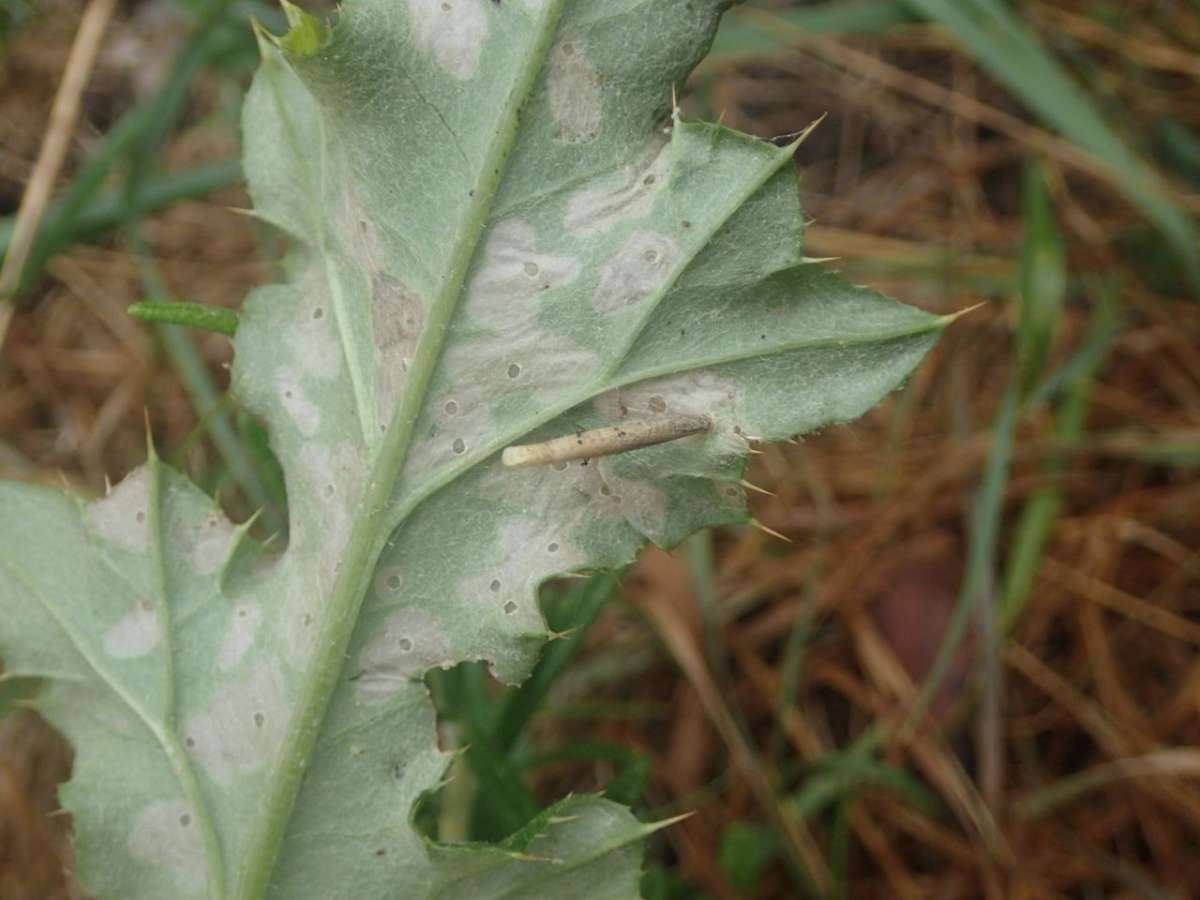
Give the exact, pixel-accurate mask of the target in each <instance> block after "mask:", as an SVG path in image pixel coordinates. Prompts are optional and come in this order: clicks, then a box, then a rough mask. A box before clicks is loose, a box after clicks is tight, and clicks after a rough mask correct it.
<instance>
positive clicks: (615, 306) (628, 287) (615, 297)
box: [592, 231, 679, 313]
mask: <svg viewBox="0 0 1200 900" xmlns="http://www.w3.org/2000/svg"><path fill="white" fill-rule="evenodd" d="M678 260H679V245H678V244H676V243H675V242H674V241H673V240H671V239H670V238H669V237H667V236H666V235H661V234H655V233H653V232H646V231H640V232H637V233H636V234H634V235H632V236H631V237H630V238H629V240H627V241H626V242H625V244H624V245H623V246H622V247H621V249H620V250H618V251H617V254H616V255H615V256H614V257H613V258H612V259H610V260H608V262H606V263H605V264H604V268H603V269H602V270H601V272H600V283H599V285H597V287H596V293H595V294H594V295H593V296H592V306H593V307H594V308H595V309H596V311H597V312H601V313H611V312H615V311H617V310H621V309H624V308H626V307H628V306H634V305H636V304H638V303H641V302H642V301H643V300H645V299H646V298H647V297H649V296H650V295H651V294H653V293H654V292H655V291H657V290H658V289H659V288H660V287H662V286H663V284H664V283H665V282H666V280H667V277H668V275H670V273H671V271H672V270H673V269H674V267H675V263H676V262H678Z"/></svg>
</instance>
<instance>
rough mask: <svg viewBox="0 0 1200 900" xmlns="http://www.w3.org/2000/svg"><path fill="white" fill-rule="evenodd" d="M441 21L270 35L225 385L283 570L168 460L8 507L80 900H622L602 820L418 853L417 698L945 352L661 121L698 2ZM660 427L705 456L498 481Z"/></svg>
mask: <svg viewBox="0 0 1200 900" xmlns="http://www.w3.org/2000/svg"><path fill="white" fill-rule="evenodd" d="M446 5H449V6H450V7H451V9H450V10H445V9H443V3H442V2H441V0H403V2H397V0H358V2H356V3H354V4H353V5H350V6H348V7H347V8H346V10H345V12H344V13H343V15H342V17H341V19H340V20H339V22H338V24H337V25H336V26H335V28H334V29H333V31H332V33H330V34H326V33H325V32H324V31H323V30H322V29H321V28H320V27H319V26H317V25H315V23H312V22H311V20H306V19H304V18H303V17H302V16H299V15H294V16H293V18H294V21H295V22H296V23H297V24H296V27H297V28H303V31H302V32H294V35H295V34H300V35H301V36H302V39H300V38H297V39H295V40H293V41H291V42H289V43H287V44H286V46H287V47H288V48H290V49H289V50H288V51H284V50H281V49H279V48H278V47H277V46H276V45H274V44H273V43H271V42H270V41H268V40H266V39H264V41H263V46H264V60H263V65H262V68H261V70H260V72H259V74H258V76H257V78H256V80H255V83H254V86H253V88H252V90H251V93H250V96H249V97H248V99H247V103H246V108H245V143H246V171H247V175H248V178H249V180H250V186H251V193H252V195H253V198H254V204H255V211H256V214H257V215H259V216H261V217H262V218H263V219H265V220H267V221H269V222H271V223H274V224H275V225H276V226H277V227H279V228H280V229H282V230H284V231H286V232H287V233H288V234H289V235H290V236H291V237H292V238H293V239H294V250H293V252H292V254H291V255H290V257H289V260H288V265H287V271H288V280H287V283H286V284H281V285H275V286H271V287H267V288H263V289H260V290H258V291H256V292H255V293H254V294H253V295H252V297H251V298H250V299H249V300H248V301H247V304H246V308H245V310H244V311H243V313H242V316H241V320H240V324H239V328H238V332H237V338H236V347H237V355H236V361H235V367H234V387H235V390H236V392H237V393H238V394H239V396H240V397H241V399H242V401H243V402H244V403H245V404H246V405H247V406H248V407H249V408H250V409H252V410H254V411H256V412H257V413H258V414H259V415H261V416H262V417H263V418H264V419H265V420H266V422H267V424H268V426H269V428H270V432H271V436H272V443H273V445H274V448H275V450H276V453H277V454H278V456H279V459H280V461H281V463H282V465H283V468H284V471H285V473H286V478H287V488H288V499H289V510H290V517H291V521H290V529H289V543H288V546H287V547H286V548H279V547H275V546H272V545H268V546H265V547H264V546H260V545H259V544H258V543H257V542H256V541H254V540H252V539H251V538H249V537H248V536H247V535H246V533H245V531H244V530H238V529H235V528H234V526H232V525H231V524H230V523H229V522H228V521H227V520H226V519H225V518H224V516H223V515H222V514H221V513H220V512H219V510H217V509H216V508H214V507H213V505H212V503H211V501H209V500H208V499H207V498H206V497H204V495H203V494H201V493H200V491H199V490H198V489H196V488H195V487H194V486H192V485H191V484H190V482H188V481H187V480H186V479H184V478H183V477H182V476H180V475H178V474H176V473H174V472H172V471H171V470H169V469H168V468H166V467H165V466H163V465H161V464H159V463H158V462H157V461H155V460H152V461H151V462H150V463H149V464H148V465H147V466H146V467H145V468H143V469H141V470H139V471H138V472H137V473H135V474H134V475H132V476H130V477H129V478H128V479H126V480H125V481H124V482H123V483H122V484H121V485H119V486H118V487H117V488H116V489H114V491H113V492H112V493H111V494H110V495H109V496H108V497H106V498H104V499H103V500H100V501H97V502H95V503H92V504H83V503H81V502H77V501H75V500H72V499H71V498H69V497H66V496H63V495H61V494H59V493H56V492H53V491H48V490H45V489H40V488H30V487H22V486H12V485H2V486H0V505H2V508H3V511H4V515H3V516H2V517H0V548H2V549H0V657H2V658H3V660H4V663H5V666H6V671H7V672H8V674H10V675H11V676H13V677H22V676H30V677H40V678H43V679H45V680H46V682H47V684H48V687H47V688H46V690H45V691H44V692H43V695H42V697H41V702H42V708H43V709H44V711H45V712H46V714H47V715H48V716H49V717H50V719H51V721H53V722H54V723H55V724H56V725H57V726H58V727H59V728H61V729H62V730H63V731H64V732H65V733H66V734H67V736H68V737H69V738H70V739H71V741H72V742H73V743H74V745H75V746H76V748H77V756H76V764H75V765H76V767H75V772H74V775H73V778H72V781H71V783H70V784H69V785H68V786H66V787H65V788H64V791H63V798H64V802H65V804H66V805H67V806H68V807H69V808H70V809H71V811H72V812H73V814H74V816H75V827H76V833H77V838H76V841H77V849H78V860H79V866H80V871H81V874H82V877H83V879H84V881H85V883H86V884H88V886H89V887H90V888H91V889H92V890H94V891H95V892H96V894H97V895H98V896H99V897H101V898H102V900H108V898H121V900H138V898H156V900H160V898H164V897H166V898H205V900H210V898H211V900H226V898H230V900H232V898H237V900H250V898H259V897H271V898H286V900H303V898H308V897H312V898H330V897H354V898H368V900H369V898H397V897H399V898H420V897H460V896H461V897H485V898H486V897H497V898H499V897H505V898H526V897H528V898H537V897H556V896H564V897H565V896H570V897H583V898H591V897H594V898H609V897H631V896H636V883H637V874H638V869H639V866H640V848H639V839H640V837H642V836H643V835H644V834H645V833H646V831H647V826H643V825H640V824H638V823H637V822H636V821H635V820H634V819H633V818H632V817H631V816H630V815H629V814H628V813H627V812H624V811H621V810H620V809H619V808H617V807H614V806H613V805H612V804H611V803H608V802H607V801H602V800H599V799H590V798H584V799H577V800H570V801H567V806H566V807H560V808H558V809H557V811H556V810H552V811H550V812H548V813H547V814H546V815H545V816H543V817H541V818H540V819H539V820H538V821H537V822H535V823H533V825H531V829H532V830H531V831H529V832H528V833H525V834H523V835H518V836H516V837H515V838H514V841H516V842H517V843H513V844H512V845H511V846H505V847H501V848H484V847H475V846H467V847H455V848H441V847H436V846H432V845H430V844H429V843H428V842H427V841H426V840H425V839H423V838H422V837H421V836H420V835H418V834H417V832H416V831H415V830H414V828H413V826H412V824H411V815H412V810H413V805H414V804H415V803H416V801H417V800H418V799H419V798H420V797H421V796H422V794H424V793H426V792H428V791H430V790H432V789H434V788H435V787H436V786H437V784H438V783H439V779H441V778H442V777H443V774H444V772H445V770H446V767H447V762H448V757H447V756H446V754H444V753H442V752H441V751H440V750H439V749H438V745H437V740H436V733H435V721H434V714H433V709H432V706H431V704H430V702H429V699H428V696H427V692H426V689H425V687H424V684H423V682H422V681H421V676H422V675H423V673H424V672H426V671H428V670H429V669H430V668H434V667H439V666H449V665H453V664H455V663H457V662H459V661H462V660H479V659H482V660H487V661H488V662H489V664H490V665H491V666H492V668H493V670H494V671H495V672H496V674H497V675H498V676H499V677H501V678H503V679H506V680H510V681H513V680H517V679H520V678H522V677H523V676H524V675H525V674H526V673H527V672H528V671H529V668H530V666H531V665H532V663H533V662H534V660H535V658H536V654H537V652H538V649H539V647H540V646H541V645H542V643H543V642H544V641H545V639H546V638H547V637H548V635H547V630H546V626H545V624H544V622H543V621H542V618H541V615H540V613H539V611H538V608H537V602H536V601H537V588H538V586H539V584H540V583H542V582H543V581H545V580H546V579H547V578H549V577H552V576H554V575H556V574H562V573H568V572H573V571H578V570H584V569H594V568H601V567H609V566H615V565H620V564H623V563H625V562H627V561H628V560H629V559H631V558H632V556H633V555H634V554H635V553H636V552H637V550H638V549H639V548H640V547H641V546H642V545H643V544H644V543H645V541H646V540H653V541H656V542H658V543H661V544H664V545H670V544H672V543H675V542H677V541H679V540H680V539H682V537H684V536H685V535H686V534H687V533H688V532H690V531H691V530H694V529H696V528H699V527H702V526H705V525H709V524H714V523H721V522H733V521H744V520H745V517H746V508H745V498H744V496H743V494H742V491H741V488H740V486H739V484H738V480H739V478H740V475H741V469H742V466H743V463H744V459H745V455H746V452H747V449H748V444H747V436H753V437H755V438H762V439H768V440H769V439H778V438H782V437H785V436H789V435H792V434H796V433H799V432H803V431H809V430H812V429H815V428H820V427H822V426H824V425H827V424H829V423H833V422H839V421H844V420H847V419H850V418H853V417H855V416H857V415H859V414H861V413H862V412H863V411H864V410H865V409H867V408H868V407H869V406H870V405H871V404H872V403H874V402H876V401H877V400H878V399H879V398H880V397H881V396H882V395H883V394H884V393H886V392H887V391H889V390H891V389H893V388H894V387H895V386H896V385H897V384H898V383H899V382H900V381H901V380H902V379H903V378H904V377H905V375H906V374H907V373H908V372H909V371H910V370H911V369H912V367H913V366H914V365H916V363H917V362H918V361H919V359H920V358H921V356H922V355H923V354H924V353H925V352H926V351H927V350H928V348H929V347H930V346H931V345H932V343H933V342H934V341H935V340H936V337H937V335H938V333H939V332H940V330H941V328H942V327H944V325H945V324H946V320H945V319H939V318H936V317H932V316H928V315H926V314H923V313H921V312H918V311H916V310H912V309H909V308H907V307H904V306H901V305H899V304H895V303H893V302H891V301H889V300H887V299H885V298H883V297H880V296H879V295H877V294H874V293H872V292H870V291H867V290H864V289H860V288H854V287H851V286H849V285H846V284H844V283H842V282H841V281H839V280H838V279H837V278H835V277H834V276H832V275H830V274H827V273H825V272H822V271H821V270H820V269H819V268H818V267H817V266H814V265H810V264H806V263H804V262H803V257H802V247H801V236H802V235H801V231H802V221H803V217H802V215H801V211H800V207H799V202H798V198H797V186H796V178H795V174H794V171H793V167H792V164H791V151H790V149H781V148H778V147H776V146H774V145H772V144H769V143H765V142H760V141H757V140H754V139H751V138H749V137H746V136H744V135H739V134H736V133H734V132H731V131H728V130H725V129H720V128H717V127H714V126H708V125H696V124H690V123H683V122H680V121H673V120H672V117H671V107H670V85H671V84H672V83H673V82H678V81H679V80H681V79H682V78H683V77H684V76H685V75H686V73H687V71H688V70H689V68H690V67H691V66H692V65H693V64H694V63H695V62H696V60H697V59H698V58H699V57H700V56H701V54H702V53H703V50H704V48H705V47H706V46H707V43H708V41H709V40H710V39H711V36H712V33H713V30H714V29H715V27H716V23H717V18H718V15H719V12H720V10H721V8H722V7H723V5H724V4H723V3H721V2H718V0H657V2H645V0H640V2H638V0H612V2H606V3H604V4H595V3H587V2H582V0H578V2H555V0H504V2H503V3H502V4H494V3H492V2H491V0H452V2H450V3H448V4H446ZM451 13H453V15H451ZM679 413H687V414H703V415H707V416H710V417H711V419H712V421H713V429H712V431H711V432H710V433H708V434H702V435H696V436H693V437H690V438H687V439H684V440H680V441H676V442H672V443H669V444H664V445H661V446H658V447H651V448H647V449H644V450H640V451H636V452H633V453H628V454H624V455H620V456H610V457H604V458H600V459H594V460H591V461H589V462H588V463H587V464H582V463H579V462H575V463H571V464H569V465H560V466H545V467H541V468H533V469H524V470H506V469H504V468H502V467H501V466H500V465H499V462H498V452H497V451H499V450H500V449H502V448H503V447H505V446H507V445H508V444H511V443H514V442H525V441H529V440H537V439H539V438H542V437H550V436H559V435H561V434H564V433H570V432H571V431H573V430H574V429H576V428H589V427H593V426H595V425H600V424H611V423H621V422H628V421H637V420H644V419H652V418H654V417H656V416H663V415H672V414H679ZM563 809H566V810H567V811H566V812H563ZM522 842H523V843H522Z"/></svg>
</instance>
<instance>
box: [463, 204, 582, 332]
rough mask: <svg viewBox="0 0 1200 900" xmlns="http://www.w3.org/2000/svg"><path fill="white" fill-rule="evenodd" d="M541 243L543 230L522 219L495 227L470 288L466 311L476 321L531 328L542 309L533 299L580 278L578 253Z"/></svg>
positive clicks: (506, 326) (504, 327) (473, 273)
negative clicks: (543, 248)
mask: <svg viewBox="0 0 1200 900" xmlns="http://www.w3.org/2000/svg"><path fill="white" fill-rule="evenodd" d="M536 245H537V233H536V232H535V231H534V230H533V227H532V226H531V225H529V224H528V223H526V222H523V221H521V220H520V219H505V220H504V221H502V222H497V223H496V224H495V225H493V226H492V227H491V229H490V230H489V231H488V234H487V238H486V239H485V241H484V245H483V249H482V252H481V254H480V261H479V264H478V265H477V266H476V267H475V269H474V271H473V272H472V274H471V281H470V284H469V285H468V288H467V296H466V300H465V307H464V314H465V315H466V316H467V317H469V318H470V319H471V321H472V322H473V323H478V324H480V325H490V326H493V327H496V328H503V329H505V330H506V331H508V330H511V329H512V328H514V327H517V328H529V327H530V324H531V319H532V318H533V317H535V316H536V315H537V313H538V311H539V309H540V305H539V304H537V303H531V302H530V301H531V300H534V299H535V298H537V297H538V296H539V295H540V294H542V293H543V292H545V291H549V290H551V289H552V288H557V287H561V286H563V285H566V284H570V283H571V282H572V281H574V280H575V279H576V277H578V275H579V268H580V266H579V260H578V259H577V258H575V257H571V256H555V255H553V254H550V253H544V252H539V251H538V250H537V249H536ZM530 267H532V268H534V269H536V273H535V274H533V275H531V274H530Z"/></svg>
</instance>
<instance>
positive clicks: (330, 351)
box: [284, 304, 342, 381]
mask: <svg viewBox="0 0 1200 900" xmlns="http://www.w3.org/2000/svg"><path fill="white" fill-rule="evenodd" d="M317 313H320V314H319V315H318V314H317ZM284 340H286V341H287V345H288V348H289V349H290V350H291V355H292V359H293V360H294V362H295V363H296V365H297V366H300V367H301V368H303V369H304V370H305V371H306V372H308V373H310V374H311V375H312V376H313V377H315V378H319V379H321V380H323V381H328V380H330V379H332V378H335V377H336V376H337V374H338V373H339V372H340V371H341V370H342V345H341V342H340V341H339V340H338V336H337V332H336V331H335V324H334V317H333V316H331V315H326V314H325V308H324V307H323V306H320V305H319V304H318V305H316V306H315V307H313V308H311V309H310V310H308V311H307V312H305V313H301V314H300V315H299V316H297V318H296V320H295V321H294V322H293V323H292V324H291V325H290V326H289V327H288V329H287V331H286V332H285V334H284Z"/></svg>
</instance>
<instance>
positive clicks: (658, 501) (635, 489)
mask: <svg viewBox="0 0 1200 900" xmlns="http://www.w3.org/2000/svg"><path fill="white" fill-rule="evenodd" d="M615 460H616V458H615V457H613V458H605V459H602V460H598V461H597V464H596V468H597V469H598V470H599V472H600V477H601V479H602V480H603V482H604V488H603V489H602V490H601V495H602V496H603V497H604V498H605V499H606V500H607V501H609V502H610V503H611V504H612V505H613V506H614V507H615V508H616V509H617V510H618V511H619V512H620V514H621V515H622V516H623V517H624V518H625V521H627V522H628V523H629V524H630V525H632V526H633V527H634V528H636V529H637V530H638V531H639V532H641V533H642V534H644V535H646V537H648V538H651V539H653V538H655V537H657V536H658V535H660V534H661V533H662V532H663V529H664V528H665V526H666V523H667V495H666V493H665V492H664V491H663V490H662V488H660V487H658V486H657V485H655V484H654V483H653V482H651V481H649V480H646V479H640V478H636V479H635V478H622V477H621V476H619V475H617V473H616V472H615V471H614V464H615Z"/></svg>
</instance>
